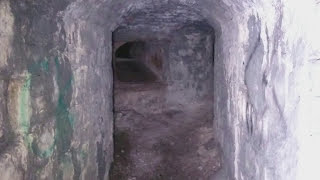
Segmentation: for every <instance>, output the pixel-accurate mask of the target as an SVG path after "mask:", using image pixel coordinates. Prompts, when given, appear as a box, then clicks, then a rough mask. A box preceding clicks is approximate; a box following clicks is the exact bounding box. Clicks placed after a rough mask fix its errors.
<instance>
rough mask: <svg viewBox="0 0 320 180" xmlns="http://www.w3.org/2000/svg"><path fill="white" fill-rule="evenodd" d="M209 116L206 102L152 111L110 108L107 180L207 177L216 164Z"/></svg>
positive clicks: (197, 179) (198, 179)
mask: <svg viewBox="0 0 320 180" xmlns="http://www.w3.org/2000/svg"><path fill="white" fill-rule="evenodd" d="M116 107H117V106H116ZM212 118H213V117H212V109H211V108H209V106H206V103H203V104H202V105H192V106H188V107H187V106H186V107H179V108H178V109H173V108H170V109H164V110H162V111H159V112H153V113H147V112H143V113H141V112H137V110H135V109H134V108H116V112H115V134H114V141H115V155H114V163H113V165H112V169H111V171H110V179H111V180H209V179H211V177H212V176H213V174H214V173H215V172H216V171H217V170H218V169H219V168H220V166H221V165H220V154H219V148H218V145H217V143H216V142H215V140H214V137H213V129H212Z"/></svg>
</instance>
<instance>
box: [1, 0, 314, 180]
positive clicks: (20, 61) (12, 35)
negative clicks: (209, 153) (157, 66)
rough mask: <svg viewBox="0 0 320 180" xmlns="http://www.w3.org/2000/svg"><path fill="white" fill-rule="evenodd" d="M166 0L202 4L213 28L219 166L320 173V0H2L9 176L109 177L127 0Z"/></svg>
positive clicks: (230, 173) (257, 175)
mask: <svg viewBox="0 0 320 180" xmlns="http://www.w3.org/2000/svg"><path fill="white" fill-rule="evenodd" d="M167 2H169V3H171V2H175V3H178V4H182V5H183V6H188V7H192V8H194V9H197V10H199V12H201V13H200V14H201V15H202V16H203V17H204V18H205V19H207V20H208V22H209V23H210V24H211V25H212V26H213V27H214V29H215V32H216V40H215V62H214V73H215V75H214V83H215V86H214V88H215V89H214V102H215V104H216V105H215V107H214V113H215V118H214V124H215V128H216V133H217V137H218V138H219V140H220V144H221V147H222V149H223V152H224V155H223V159H224V164H223V166H224V167H225V171H222V174H221V176H223V175H224V177H223V178H224V179H230V180H231V179H237V180H241V179H244V180H247V179H279V180H280V179H281V180H282V179H290V180H291V179H297V178H299V179H319V178H318V177H317V173H316V170H315V169H314V168H312V165H311V164H312V160H314V158H317V157H318V156H317V152H316V151H312V150H313V145H314V143H315V142H318V135H317V132H318V131H317V129H316V128H314V129H313V127H317V125H318V123H317V121H316V120H315V119H316V117H317V114H316V115H313V116H312V117H310V109H312V108H311V107H313V108H314V107H315V105H316V104H317V100H316V99H317V98H316V96H317V87H318V85H317V81H316V80H314V76H315V74H316V73H317V72H318V69H317V62H318V61H317V59H319V49H320V48H319V45H318V42H317V41H316V40H317V38H315V37H317V36H318V33H314V32H317V31H313V30H314V29H315V28H314V26H315V23H312V22H314V21H312V20H311V19H314V17H316V14H317V12H319V10H318V8H319V7H318V6H319V2H318V1H313V0H308V1H304V2H299V1H298V0H293V1H290V2H285V1H271V0H270V1H265V2H260V1H254V2H252V1H237V0H233V1H226V0H224V1H213V0H202V1H197V2H196V1H193V0H190V1H182V0H181V1H178V0H177V1H161V2H160V1H159V2H158V1H152V3H150V2H147V1H142V0H139V1H138V0H137V1H126V2H121V1H107V0H106V1H104V0H91V1H82V0H78V1H75V2H71V1H63V0H61V1H50V0H47V1H37V0H34V1H21V2H20V1H19V2H17V1H5V0H3V1H1V2H0V15H1V16H0V22H1V26H0V52H1V53H0V58H1V59H0V77H1V78H0V88H1V89H0V93H1V94H0V98H1V102H0V108H1V109H0V138H1V139H0V140H1V143H0V146H1V152H0V153H1V154H0V167H1V168H0V172H1V173H0V174H1V175H2V178H3V179H9V178H10V179H50V178H52V179H73V178H74V179H88V178H89V177H90V178H89V179H107V172H108V167H109V164H110V162H111V157H112V136H111V134H112V111H111V109H112V91H111V89H112V72H111V32H112V31H113V30H114V29H115V28H116V26H117V24H119V23H120V22H121V17H122V16H121V15H123V14H126V13H127V12H128V10H129V9H131V10H137V11H140V10H142V9H144V8H145V7H153V5H154V4H161V3H163V4H164V5H166V3H167ZM170 6H172V4H170ZM186 12H188V11H186ZM183 13H185V12H183ZM190 16H192V17H194V16H195V15H194V14H192V15H190ZM308 22H310V23H308ZM3 24H7V25H6V26H3ZM307 74H310V76H311V77H312V78H310V79H311V80H310V81H308V82H305V79H306V77H308V75H307ZM217 84H218V86H217ZM310 86H311V87H310ZM306 89H312V91H307V90H306ZM308 107H310V108H308ZM106 109H107V110H106ZM312 112H314V110H313V111H312ZM310 132H313V133H312V136H311V135H310ZM317 147H318V146H317ZM307 167H309V168H307ZM303 170H309V171H308V172H309V173H303V172H304V171H303ZM296 172H297V173H296ZM306 174H307V175H310V177H307V175H306ZM220 179H221V178H220Z"/></svg>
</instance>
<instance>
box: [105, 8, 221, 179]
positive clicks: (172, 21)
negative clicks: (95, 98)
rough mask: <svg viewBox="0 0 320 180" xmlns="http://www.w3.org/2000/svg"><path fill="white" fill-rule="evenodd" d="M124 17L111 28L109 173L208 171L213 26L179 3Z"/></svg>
mask: <svg viewBox="0 0 320 180" xmlns="http://www.w3.org/2000/svg"><path fill="white" fill-rule="evenodd" d="M124 19H125V21H124V22H123V23H122V24H121V25H120V26H119V27H118V28H117V29H116V30H115V31H114V32H113V66H114V75H115V78H114V111H115V115H114V127H115V129H114V146H115V148H114V162H113V165H112V168H111V170H110V179H111V180H120V179H177V180H178V179H199V178H200V179H209V178H211V177H212V176H213V175H214V173H215V172H216V171H217V170H219V169H220V167H221V160H220V151H219V148H218V144H217V142H216V140H215V137H214V132H213V124H212V123H213V56H214V55H213V47H214V30H213V28H212V27H211V26H210V25H208V23H207V22H206V21H205V19H204V18H203V17H202V16H201V15H199V13H198V12H196V11H194V10H192V9H189V8H187V7H184V6H178V5H177V7H174V8H173V7H169V6H163V7H158V8H151V9H148V8H146V9H143V10H139V11H136V12H130V13H128V15H127V16H125V17H124ZM126 78H127V79H126ZM139 78H141V79H139Z"/></svg>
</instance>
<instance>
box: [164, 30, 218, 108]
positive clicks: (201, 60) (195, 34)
mask: <svg viewBox="0 0 320 180" xmlns="http://www.w3.org/2000/svg"><path fill="white" fill-rule="evenodd" d="M213 35H214V34H213V31H212V29H210V27H208V25H201V24H199V25H191V26H189V27H188V25H187V26H186V27H184V28H183V29H181V30H179V31H177V32H176V33H175V34H174V35H173V38H172V41H171V43H170V45H169V56H168V59H167V61H168V64H169V67H168V69H169V72H168V74H169V75H168V76H169V79H168V95H167V101H168V102H169V104H170V103H173V104H188V103H191V104H192V103H193V102H197V101H198V102H199V101H201V100H204V99H206V100H207V99H213V43H214V40H213Z"/></svg>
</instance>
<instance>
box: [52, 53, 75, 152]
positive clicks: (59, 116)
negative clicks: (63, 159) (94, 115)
mask: <svg viewBox="0 0 320 180" xmlns="http://www.w3.org/2000/svg"><path fill="white" fill-rule="evenodd" d="M54 61H55V65H56V69H57V81H58V82H60V83H58V86H59V95H58V104H57V107H56V112H55V113H56V114H55V115H56V136H55V142H56V145H57V150H58V152H59V154H60V155H61V156H63V154H64V153H66V152H67V151H68V150H69V148H70V144H71V139H72V134H73V123H74V120H73V117H72V115H71V114H70V113H69V111H68V106H69V104H68V102H67V95H68V92H69V91H70V90H71V86H72V76H70V77H68V78H67V79H64V78H63V77H61V74H62V72H61V68H60V63H59V60H58V58H55V60H54Z"/></svg>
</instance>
